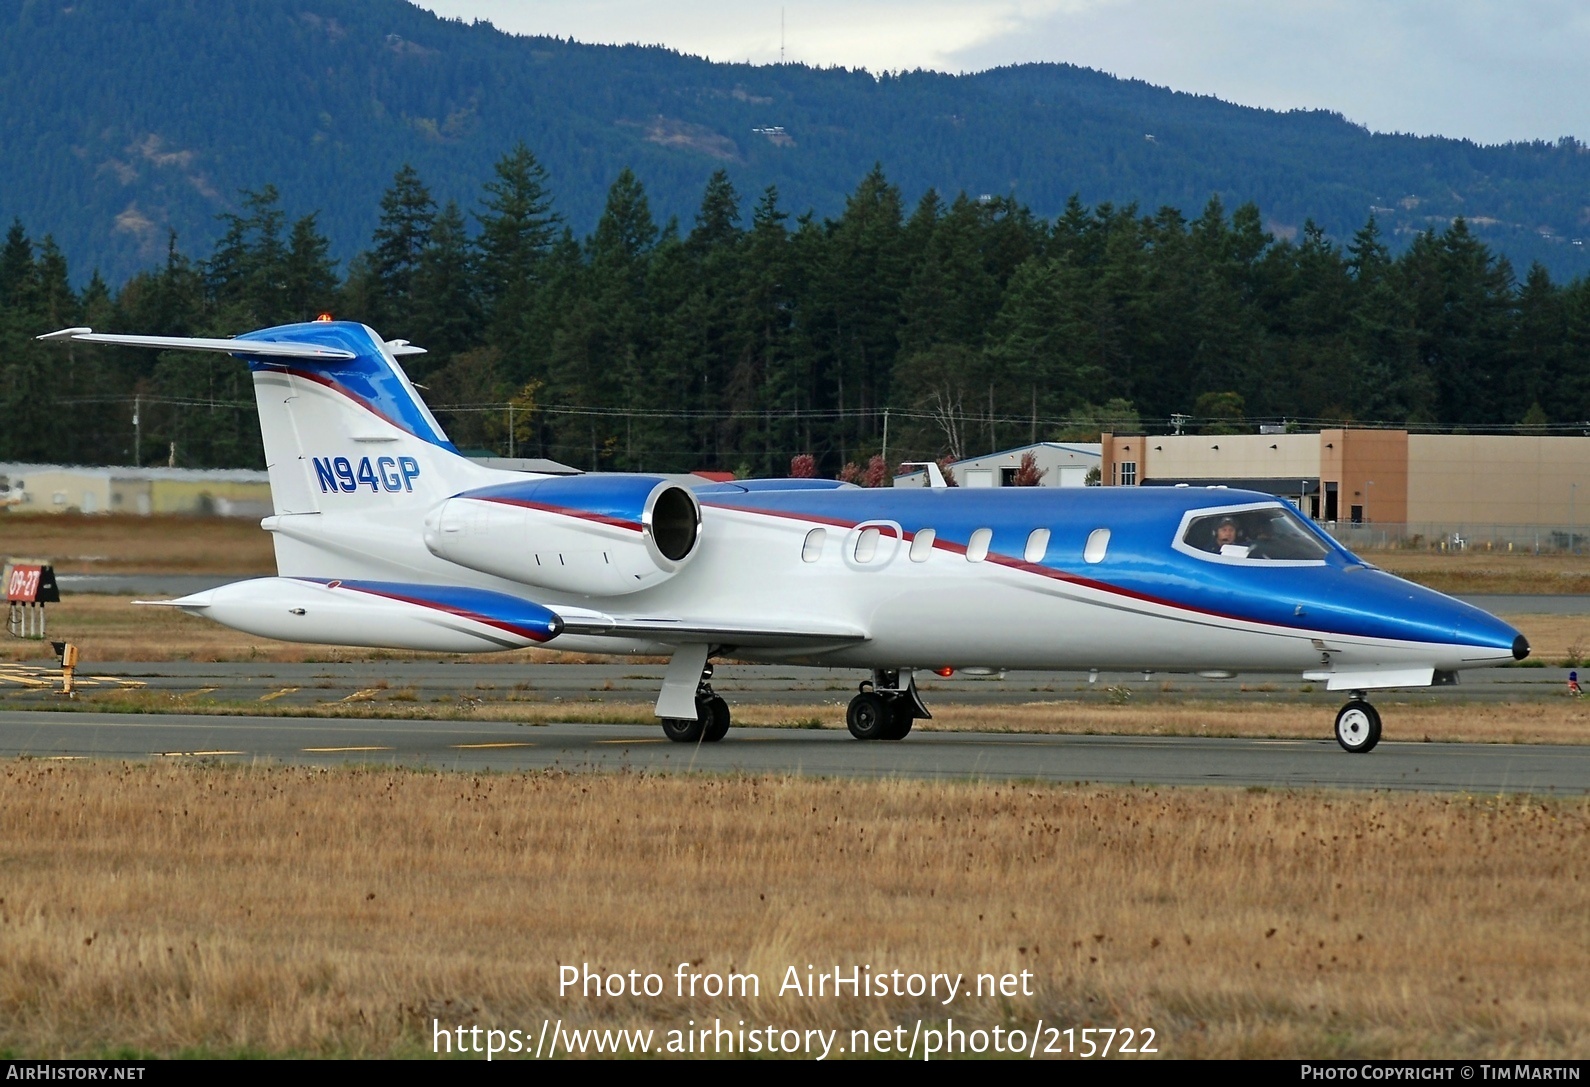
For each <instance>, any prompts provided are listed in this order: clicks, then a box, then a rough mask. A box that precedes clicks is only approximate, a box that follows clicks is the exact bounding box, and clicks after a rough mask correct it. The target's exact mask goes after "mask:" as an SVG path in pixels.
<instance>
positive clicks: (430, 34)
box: [0, 0, 1590, 285]
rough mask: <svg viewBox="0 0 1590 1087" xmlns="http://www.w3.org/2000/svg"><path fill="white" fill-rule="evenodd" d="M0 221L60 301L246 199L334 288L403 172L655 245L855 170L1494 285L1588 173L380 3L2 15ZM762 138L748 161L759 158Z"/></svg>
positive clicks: (1539, 252)
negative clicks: (636, 209) (626, 203)
mask: <svg viewBox="0 0 1590 1087" xmlns="http://www.w3.org/2000/svg"><path fill="white" fill-rule="evenodd" d="M0 102H3V103H4V109H3V111H0V217H3V220H0V221H10V220H11V219H12V218H13V217H15V218H18V219H20V220H21V221H22V222H24V223H25V224H27V227H28V229H29V230H30V231H31V232H32V233H33V234H35V235H38V236H41V237H42V236H43V235H45V234H48V235H50V236H52V237H53V238H54V240H55V242H56V244H57V245H58V246H59V248H60V250H61V252H62V253H63V255H64V256H65V257H66V258H67V259H68V260H69V262H70V265H71V267H72V269H73V270H74V275H75V279H76V282H77V283H78V284H79V285H81V283H82V282H83V281H84V280H85V279H86V276H87V274H88V272H90V271H91V270H92V269H94V268H96V267H97V268H98V269H99V270H100V271H101V272H102V274H103V275H104V276H105V277H106V279H107V280H108V281H109V282H111V283H120V282H122V281H124V280H125V279H126V278H127V277H128V276H129V275H131V274H132V273H133V272H134V271H136V270H138V269H141V268H148V267H152V266H154V265H156V264H158V263H159V262H160V261H161V260H162V259H163V255H164V253H165V250H166V246H167V235H168V231H169V230H175V231H176V233H177V235H178V238H179V241H180V244H181V245H182V246H183V247H184V248H185V249H186V250H187V251H188V252H192V253H199V252H205V251H208V250H209V249H210V248H211V246H212V245H214V244H215V242H216V241H217V240H218V239H219V238H220V237H221V235H222V234H223V232H224V231H225V229H226V221H225V220H223V219H218V218H217V216H218V215H221V214H225V213H230V214H234V215H236V214H242V213H243V212H244V210H245V208H244V204H243V196H242V194H243V192H244V191H245V190H247V191H252V192H259V191H260V190H262V189H263V187H264V186H266V185H273V186H275V187H276V189H277V190H278V191H279V193H280V198H281V204H282V207H283V208H285V209H286V210H287V213H288V214H289V215H290V216H292V217H293V218H297V217H299V216H302V215H305V214H308V213H311V212H314V213H317V219H316V224H317V226H318V228H319V229H320V230H321V231H322V232H323V233H324V235H325V236H326V238H327V239H328V241H329V243H330V251H331V253H332V255H333V257H335V258H338V259H340V260H342V261H343V262H344V264H343V267H344V268H345V267H346V261H347V260H348V259H350V258H351V257H352V256H353V254H354V253H356V252H357V251H359V250H360V249H361V248H363V247H364V246H365V245H366V243H367V242H368V240H369V238H370V237H371V234H372V232H373V231H374V229H375V228H376V225H377V217H378V210H379V197H380V194H381V193H382V192H383V191H384V190H385V189H386V187H387V186H388V185H389V184H390V182H391V179H392V178H393V176H394V175H395V173H396V172H397V170H398V169H399V168H400V167H401V166H403V165H404V164H411V165H412V166H413V167H414V168H415V169H416V171H417V172H418V174H419V175H420V176H421V177H423V178H424V179H425V182H426V183H427V185H428V186H429V188H430V191H431V193H432V194H433V195H434V196H435V197H436V198H437V199H438V200H439V201H440V202H441V203H443V204H445V203H446V201H447V200H449V199H453V200H457V201H458V202H459V204H460V206H461V208H462V209H463V211H464V213H465V215H464V227H465V229H466V230H468V231H471V232H472V231H473V230H474V229H475V228H476V224H475V221H474V220H473V219H472V218H471V214H470V213H472V212H474V211H476V210H478V199H479V194H480V192H481V187H482V185H483V184H485V183H486V182H487V181H488V180H489V179H490V178H491V176H492V166H493V164H494V163H495V162H496V161H497V160H498V159H499V158H500V157H501V156H502V155H503V154H504V153H505V152H506V151H507V150H508V149H509V148H511V147H512V146H514V145H515V144H516V143H517V142H520V141H523V142H524V143H525V144H526V145H528V146H529V147H530V148H532V149H533V151H534V153H535V154H536V156H537V157H538V159H539V160H540V162H541V163H542V164H543V165H544V166H545V168H546V171H547V176H548V179H549V185H550V188H551V190H552V191H553V192H554V193H555V194H556V199H557V209H558V210H559V211H560V212H561V213H562V215H563V216H564V219H565V221H566V222H567V223H568V224H569V225H570V226H572V227H573V228H574V230H575V233H576V235H577V236H581V237H583V236H584V235H585V234H586V233H588V232H589V231H591V230H592V229H593V227H594V226H595V224H596V222H597V220H598V217H599V216H600V214H601V211H602V208H603V202H604V199H605V196H606V193H607V191H608V188H609V186H610V185H611V184H612V183H613V180H614V179H615V178H616V177H617V176H618V175H619V173H620V171H621V170H623V169H625V168H630V169H632V170H633V171H634V173H635V175H636V176H637V177H639V178H641V179H643V181H644V184H645V186H646V191H647V194H648V196H649V199H650V204H651V208H652V211H653V214H654V216H655V217H656V218H657V219H658V220H659V222H663V221H666V219H667V218H668V217H670V216H679V217H680V218H681V219H682V220H685V221H688V220H689V218H690V216H691V215H692V214H693V213H694V209H695V206H696V203H697V201H698V200H699V197H700V194H701V192H702V190H703V188H704V186H705V185H706V182H707V180H708V178H709V177H710V176H711V175H712V174H713V173H714V171H716V170H719V169H722V170H724V171H726V173H727V176H728V178H729V180H730V181H731V182H732V183H733V184H734V185H735V186H736V187H737V188H738V190H739V191H741V192H744V193H759V192H762V191H763V190H764V189H765V188H766V187H767V186H769V185H776V186H777V187H778V190H779V192H780V194H781V198H782V205H783V207H784V208H785V209H787V210H788V211H790V212H793V213H795V214H799V213H802V212H805V211H807V210H812V211H814V212H815V213H816V215H817V216H818V217H819V218H828V217H833V216H837V215H839V214H840V213H841V212H842V211H843V209H844V207H845V201H846V198H847V196H848V195H849V194H851V193H852V192H853V191H854V189H855V187H856V185H857V183H858V182H859V181H860V180H861V178H863V177H864V176H865V175H866V174H867V173H868V171H869V170H870V169H871V168H872V166H873V164H874V163H881V164H882V165H883V167H884V169H885V171H886V172H887V176H888V177H889V179H890V180H891V182H893V183H894V184H895V185H897V186H898V187H899V188H900V190H901V193H902V195H903V198H904V199H905V200H906V201H907V202H914V201H915V200H916V199H918V198H919V197H920V196H921V195H922V194H923V193H924V192H925V191H927V190H928V189H929V188H933V189H935V190H936V191H938V192H939V193H941V194H944V196H945V197H946V199H953V197H954V195H955V194H957V193H959V192H963V191H964V192H966V193H969V194H971V195H972V196H973V197H974V198H976V197H978V196H980V195H984V194H987V195H991V196H997V197H1011V198H1013V199H1014V200H1015V201H1016V202H1017V203H1019V204H1021V205H1024V206H1026V207H1028V208H1030V209H1031V210H1032V211H1033V213H1034V214H1035V215H1037V216H1039V217H1041V218H1053V217H1055V216H1057V215H1059V214H1060V213H1061V212H1062V211H1063V210H1064V207H1065V202H1066V200H1067V199H1068V198H1069V197H1071V196H1072V195H1076V196H1078V197H1079V198H1080V200H1081V201H1082V203H1083V204H1084V205H1085V206H1088V207H1092V206H1094V205H1096V204H1099V203H1102V202H1110V203H1112V204H1113V205H1114V206H1116V207H1120V206H1123V205H1126V204H1129V203H1135V204H1136V205H1137V206H1139V207H1140V208H1143V209H1158V208H1160V207H1162V206H1172V207H1176V208H1178V209H1181V210H1182V211H1183V212H1184V213H1185V214H1187V215H1188V216H1189V217H1191V216H1196V215H1197V214H1198V212H1199V210H1200V209H1202V208H1203V206H1204V204H1205V203H1206V201H1207V200H1208V199H1209V198H1210V197H1211V196H1212V195H1219V196H1220V198H1221V199H1222V200H1223V202H1224V203H1225V206H1226V207H1228V208H1235V207H1237V206H1240V205H1242V204H1244V203H1246V202H1249V201H1252V202H1254V203H1256V204H1257V205H1258V207H1260V208H1261V209H1263V215H1264V221H1263V223H1262V224H1261V225H1262V226H1264V227H1265V229H1267V230H1270V231H1271V232H1273V233H1275V234H1277V235H1278V236H1280V237H1283V238H1293V239H1298V238H1300V237H1301V235H1300V233H1299V232H1300V231H1301V229H1302V226H1303V223H1304V221H1305V220H1307V219H1310V218H1311V219H1312V220H1313V221H1314V222H1315V223H1317V224H1318V225H1319V226H1320V227H1321V228H1322V229H1323V230H1324V232H1325V234H1326V235H1327V236H1328V237H1330V238H1334V239H1337V240H1338V241H1342V242H1345V241H1346V240H1347V239H1349V238H1350V237H1351V236H1352V234H1353V232H1354V231H1356V230H1357V229H1358V228H1359V227H1361V226H1362V225H1363V224H1364V222H1365V221H1366V219H1367V218H1368V216H1369V214H1370V213H1371V210H1373V211H1374V214H1375V215H1376V216H1377V220H1378V222H1379V225H1380V229H1381V232H1382V236H1383V238H1384V240H1385V242H1386V243H1387V244H1388V245H1389V246H1390V248H1391V250H1392V252H1393V253H1397V252H1401V251H1402V250H1404V249H1406V248H1407V246H1408V245H1409V244H1411V243H1412V241H1413V239H1414V238H1415V237H1416V236H1417V235H1418V233H1419V232H1420V231H1423V230H1427V229H1430V228H1431V227H1438V228H1444V227H1445V226H1446V225H1447V224H1448V223H1450V222H1451V220H1452V219H1453V217H1455V216H1458V215H1462V216H1465V217H1466V219H1467V224H1468V229H1469V231H1470V232H1471V233H1472V234H1473V235H1474V236H1475V237H1477V238H1479V239H1480V240H1482V241H1485V242H1486V243H1487V244H1488V245H1490V246H1491V247H1492V248H1494V249H1496V250H1497V251H1500V252H1502V253H1504V254H1506V255H1508V256H1509V257H1510V258H1511V260H1512V261H1513V263H1514V265H1515V266H1516V267H1518V268H1524V267H1527V266H1528V265H1529V264H1530V263H1531V262H1533V261H1535V260H1539V261H1541V262H1542V263H1543V265H1544V266H1545V267H1546V268H1547V270H1548V271H1550V272H1551V274H1552V275H1553V277H1554V278H1555V279H1557V280H1558V281H1565V280H1568V279H1572V278H1575V277H1577V276H1579V275H1581V274H1582V273H1583V272H1584V271H1585V270H1586V269H1590V259H1587V258H1586V256H1585V252H1586V249H1587V248H1590V247H1587V246H1582V245H1579V244H1577V241H1576V238H1577V236H1578V235H1579V234H1580V233H1581V232H1584V234H1585V236H1586V237H1587V238H1590V225H1587V216H1590V208H1587V204H1590V200H1587V198H1586V193H1590V155H1587V154H1586V153H1585V148H1584V147H1583V146H1581V145H1580V144H1578V143H1576V142H1573V141H1565V142H1562V143H1560V144H1555V145H1552V144H1538V143H1537V144H1516V145H1509V146H1504V147H1478V146H1475V145H1473V144H1470V143H1467V142H1463V141H1455V140H1443V139H1423V138H1412V137H1406V136H1391V135H1376V134H1371V133H1369V132H1367V131H1365V130H1364V129H1362V128H1359V127H1357V126H1354V125H1352V124H1349V123H1348V122H1347V121H1345V120H1344V119H1342V118H1341V117H1340V116H1337V115H1334V114H1329V113H1323V112H1294V113H1285V114H1280V113H1274V112H1268V111H1263V110H1255V109H1247V108H1241V107H1237V106H1232V105H1229V104H1226V103H1222V102H1219V101H1217V100H1214V99H1212V98H1205V97H1197V96H1192V95H1186V94H1178V93H1173V92H1171V91H1168V90H1164V89H1160V88H1155V87H1150V86H1148V85H1146V84H1143V83H1140V82H1132V81H1123V80H1118V79H1114V78H1111V77H1109V76H1106V75H1103V74H1100V73H1097V72H1093V71H1088V70H1084V69H1079V68H1074V67H1069V66H1064V65H1025V66H1021V67H1017V68H1008V69H1001V70H996V71H990V72H985V73H981V74H976V75H968V76H947V75H941V74H935V73H923V72H915V73H903V74H899V75H893V76H886V77H883V78H879V79H874V78H873V77H872V76H871V75H868V74H866V73H862V72H849V71H843V70H818V69H812V68H808V67H805V66H801V65H778V66H764V67H750V66H746V65H732V64H712V63H708V62H706V61H703V60H700V59H696V58H692V57H685V56H681V55H679V54H677V53H673V52H670V51H667V50H663V49H657V48H638V47H623V48H615V47H602V46H587V45H579V44H576V43H573V42H564V41H558V40H554V39H546V38H525V37H514V36H510V35H506V34H503V33H500V32H498V31H497V30H495V29H494V28H492V27H490V26H487V25H484V24H475V25H465V24H463V23H459V22H452V21H446V20H441V19H438V18H436V17H435V16H433V15H431V14H429V13H427V12H425V11H422V10H420V9H418V8H415V7H413V6H411V5H409V4H407V3H403V2H402V0H204V2H202V3H201V2H197V0H114V2H113V0H0ZM759 130H760V131H759Z"/></svg>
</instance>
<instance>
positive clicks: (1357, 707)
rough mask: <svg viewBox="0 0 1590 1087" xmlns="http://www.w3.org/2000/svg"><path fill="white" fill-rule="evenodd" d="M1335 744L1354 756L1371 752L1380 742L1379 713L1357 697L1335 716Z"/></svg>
mask: <svg viewBox="0 0 1590 1087" xmlns="http://www.w3.org/2000/svg"><path fill="white" fill-rule="evenodd" d="M1336 742H1337V743H1339V744H1341V745H1342V750H1344V751H1350V752H1352V753H1353V754H1355V755H1362V754H1363V753H1365V752H1366V751H1373V750H1374V749H1375V745H1376V744H1378V743H1379V742H1380V712H1379V711H1378V710H1376V709H1375V707H1373V706H1371V705H1370V704H1369V703H1368V702H1366V701H1365V700H1364V698H1363V697H1362V696H1361V695H1359V696H1357V697H1354V698H1353V700H1352V701H1351V702H1348V703H1347V705H1345V706H1343V707H1342V709H1341V712H1340V713H1338V714H1337V715H1336Z"/></svg>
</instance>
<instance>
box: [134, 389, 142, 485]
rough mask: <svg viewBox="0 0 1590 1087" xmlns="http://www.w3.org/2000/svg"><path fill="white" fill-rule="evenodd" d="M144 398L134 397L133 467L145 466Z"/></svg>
mask: <svg viewBox="0 0 1590 1087" xmlns="http://www.w3.org/2000/svg"><path fill="white" fill-rule="evenodd" d="M143 406H144V398H143V397H142V396H134V397H133V467H134V468H142V467H143V466H144V425H143V421H142V420H143Z"/></svg>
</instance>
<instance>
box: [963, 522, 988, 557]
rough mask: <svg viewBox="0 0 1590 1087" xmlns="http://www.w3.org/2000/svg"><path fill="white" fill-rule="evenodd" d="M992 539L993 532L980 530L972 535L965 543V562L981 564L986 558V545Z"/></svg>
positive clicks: (986, 529)
mask: <svg viewBox="0 0 1590 1087" xmlns="http://www.w3.org/2000/svg"><path fill="white" fill-rule="evenodd" d="M993 539H994V530H993V529H991V528H980V529H978V530H977V531H976V532H974V533H972V538H971V539H970V540H968V541H967V542H966V561H967V562H982V561H983V560H984V559H986V558H987V557H988V545H989V543H991V542H992V541H993Z"/></svg>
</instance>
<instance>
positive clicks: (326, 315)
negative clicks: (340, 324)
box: [315, 313, 332, 321]
mask: <svg viewBox="0 0 1590 1087" xmlns="http://www.w3.org/2000/svg"><path fill="white" fill-rule="evenodd" d="M331 319H332V317H331V314H329V313H321V314H317V315H316V316H315V320H317V321H329V320H331Z"/></svg>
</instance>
